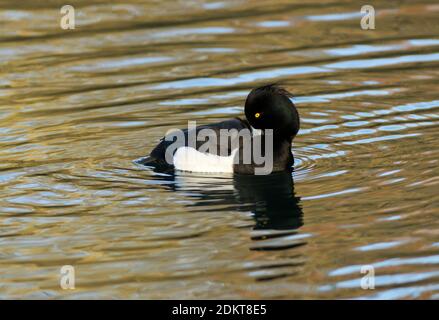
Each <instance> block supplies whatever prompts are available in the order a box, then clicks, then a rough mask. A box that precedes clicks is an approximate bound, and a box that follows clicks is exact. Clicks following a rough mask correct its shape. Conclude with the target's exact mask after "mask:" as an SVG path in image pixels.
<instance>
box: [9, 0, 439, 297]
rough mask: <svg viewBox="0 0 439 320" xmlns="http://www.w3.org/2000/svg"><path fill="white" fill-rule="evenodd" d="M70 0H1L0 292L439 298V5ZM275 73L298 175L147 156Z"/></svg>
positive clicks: (235, 107)
mask: <svg viewBox="0 0 439 320" xmlns="http://www.w3.org/2000/svg"><path fill="white" fill-rule="evenodd" d="M64 4H65V3H64V1H44V2H35V1H20V2H17V1H2V3H1V4H0V18H1V20H2V29H1V31H2V33H1V35H0V61H1V69H0V144H1V148H0V160H1V161H0V184H1V188H2V193H1V197H0V208H1V210H0V224H1V228H0V245H1V248H2V250H1V252H0V259H1V260H0V261H1V266H0V273H1V274H2V283H1V285H0V288H1V290H0V297H2V298H12V297H24V298H50V297H55V298H212V299H216V298H250V299H253V298H359V297H363V298H364V297H367V298H391V299H398V298H437V297H438V294H439V274H438V272H437V269H438V266H439V223H438V222H437V220H438V219H437V218H438V214H439V211H438V205H439V198H438V192H437V190H438V182H439V179H438V169H437V167H438V155H439V154H438V151H437V150H438V142H437V141H438V138H439V134H438V132H439V131H438V123H439V113H438V108H439V96H438V93H437V92H438V80H439V71H438V70H439V69H438V61H439V37H438V36H439V23H438V21H439V20H438V17H439V16H438V15H439V6H438V5H437V4H436V2H435V1H416V2H414V1H412V2H410V3H406V2H392V3H389V2H387V1H373V2H372V3H370V4H372V5H373V6H374V7H375V9H376V12H377V17H376V30H368V31H365V30H362V29H361V28H360V18H361V14H359V12H360V6H359V5H358V4H357V3H355V2H351V1H339V0H337V1H324V2H321V1H320V2H319V3H317V2H306V3H303V1H271V2H267V1H249V0H247V1H245V0H244V1H236V2H235V1H234V2H229V1H227V2H226V1H200V0H196V1H165V2H162V1H148V2H147V1H123V3H122V2H112V4H108V3H107V1H72V2H71V4H72V5H73V6H74V7H75V9H76V29H75V30H62V29H61V28H60V27H59V18H60V13H59V9H60V7H61V6H63V5H64ZM269 82H279V83H282V84H283V85H284V86H285V87H286V88H288V89H289V90H291V91H292V92H293V93H294V95H295V98H294V100H295V102H296V103H297V106H298V108H299V112H300V114H301V117H302V130H301V131H300V133H299V135H298V136H297V138H296V140H295V143H294V145H293V152H294V154H295V158H296V164H295V172H294V174H293V178H294V181H293V180H291V179H290V178H289V177H285V176H278V177H273V178H272V180H265V181H260V180H258V181H254V180H250V181H247V180H242V179H236V178H233V177H230V176H208V177H207V176H202V175H201V176H200V175H191V174H183V173H176V174H171V175H166V174H160V173H156V172H152V171H149V170H145V169H144V168H141V167H139V166H136V165H135V164H133V163H132V160H133V159H136V158H138V157H140V156H144V155H145V154H147V153H148V152H149V151H150V150H151V148H152V147H153V146H154V145H155V144H156V143H157V140H158V139H159V138H160V137H162V136H163V134H164V133H165V132H166V131H167V130H168V129H171V128H178V127H185V126H186V125H187V120H197V121H198V122H199V123H208V122H214V121H218V120H221V119H226V118H229V117H234V116H238V115H240V114H241V113H242V106H243V101H244V99H245V97H246V95H247V93H248V92H249V90H250V89H251V88H253V87H255V86H257V85H260V84H266V83H269ZM68 264H71V265H73V266H75V272H76V277H77V278H76V289H75V290H73V291H64V290H62V289H61V288H60V287H59V270H60V268H61V267H62V266H63V265H68ZM362 265H373V266H374V267H375V268H376V272H375V273H376V289H375V290H373V291H365V290H363V289H361V287H360V279H361V277H362V274H361V273H360V269H361V266H362Z"/></svg>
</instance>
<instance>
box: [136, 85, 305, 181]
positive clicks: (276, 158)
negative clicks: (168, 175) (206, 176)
mask: <svg viewBox="0 0 439 320" xmlns="http://www.w3.org/2000/svg"><path fill="white" fill-rule="evenodd" d="M289 97H290V95H289V93H288V92H287V91H285V90H284V89H281V88H278V87H276V86H273V85H270V86H265V87H261V88H257V89H254V90H252V92H251V93H250V94H249V96H248V97H247V100H246V105H245V114H246V118H247V120H243V119H240V118H234V119H230V120H226V121H222V122H218V123H213V124H209V125H202V126H197V127H195V128H193V129H189V130H188V129H183V130H181V131H180V132H181V133H182V136H184V141H183V143H181V142H180V144H176V140H177V138H176V137H175V136H173V134H172V133H170V134H168V135H167V136H165V137H163V138H162V139H161V141H160V143H159V144H158V145H157V146H156V147H155V148H154V149H153V150H152V151H151V153H150V155H149V156H148V157H145V158H141V159H139V160H138V161H137V163H140V164H143V165H147V166H153V167H156V168H159V169H176V170H183V171H191V172H205V173H219V172H228V173H239V174H254V173H255V168H258V167H260V166H261V164H260V162H258V160H257V159H255V158H254V156H253V154H252V155H251V159H250V161H245V160H244V159H245V155H244V153H245V152H247V149H246V143H247V144H248V143H251V144H252V145H255V144H258V143H259V145H260V146H261V150H262V155H270V156H271V157H272V170H271V171H272V172H278V171H283V170H287V169H289V168H291V166H292V165H293V163H294V158H293V155H292V153H291V143H292V140H293V138H294V136H295V135H296V134H297V132H298V130H299V125H300V124H299V115H298V112H297V110H296V108H295V106H294V104H293V103H292V102H291V100H290V99H289ZM203 129H208V130H210V133H211V135H215V136H216V138H215V139H201V140H194V142H193V143H192V144H191V143H190V140H191V139H190V137H191V136H192V135H193V134H194V135H195V136H196V135H197V134H200V133H202V132H203V131H204V130H203ZM267 129H272V134H271V133H268V131H269V130H267ZM224 130H228V131H230V130H232V131H233V130H235V131H236V132H238V134H241V133H246V134H249V137H250V138H249V140H247V141H245V139H240V138H239V136H230V137H228V138H227V139H222V137H220V135H221V134H222V133H223V132H224ZM268 134H271V137H272V139H273V141H272V142H273V143H272V148H270V150H268V149H267V150H266V144H265V143H264V141H265V140H264V139H265V138H268V137H266V135H268ZM271 137H270V138H271Z"/></svg>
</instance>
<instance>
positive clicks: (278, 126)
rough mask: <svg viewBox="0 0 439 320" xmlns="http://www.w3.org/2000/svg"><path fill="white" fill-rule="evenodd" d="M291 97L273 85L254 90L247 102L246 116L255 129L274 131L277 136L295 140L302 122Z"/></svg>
mask: <svg viewBox="0 0 439 320" xmlns="http://www.w3.org/2000/svg"><path fill="white" fill-rule="evenodd" d="M291 97H292V95H291V94H290V93H289V92H288V91H287V90H285V89H283V88H281V87H278V86H276V85H273V84H271V85H267V86H263V87H259V88H256V89H253V90H252V91H251V92H250V93H249V95H248V96H247V100H246V101H245V116H246V118H247V120H248V122H249V123H250V124H251V125H252V127H254V128H255V129H262V130H264V129H273V131H274V134H275V135H280V136H284V137H287V138H294V136H295V135H296V134H297V132H298V131H299V128H300V120H299V113H298V112H297V109H296V107H295V106H294V103H293V102H292V101H291V99H290V98H291Z"/></svg>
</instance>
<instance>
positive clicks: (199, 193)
mask: <svg viewBox="0 0 439 320" xmlns="http://www.w3.org/2000/svg"><path fill="white" fill-rule="evenodd" d="M156 178H159V179H160V180H162V179H163V180H167V181H168V182H170V183H168V184H166V185H167V187H168V188H170V189H171V190H173V191H175V192H178V193H180V194H184V195H185V196H187V197H190V198H191V201H190V202H189V203H188V204H186V206H187V207H188V208H200V207H203V211H211V212H218V211H230V210H238V211H245V212H248V211H250V212H251V213H252V214H253V218H254V220H255V225H254V228H253V231H252V234H251V238H252V239H253V240H257V241H258V244H257V245H255V246H252V247H251V248H252V249H253V250H279V249H286V248H291V247H296V246H301V245H304V244H306V242H305V239H304V238H306V236H304V235H303V234H301V235H299V234H298V233H297V229H298V228H299V227H301V226H302V225H303V212H302V208H301V206H300V198H299V197H296V195H295V192H294V181H293V177H292V172H281V173H273V174H271V175H265V176H251V175H233V176H231V175H230V176H209V175H201V174H191V173H181V172H175V173H169V174H161V175H159V176H156ZM192 200H193V201H192ZM255 244H256V243H255Z"/></svg>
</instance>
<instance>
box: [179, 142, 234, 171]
mask: <svg viewBox="0 0 439 320" xmlns="http://www.w3.org/2000/svg"><path fill="white" fill-rule="evenodd" d="M237 151H238V149H235V150H233V151H232V154H231V155H230V156H228V157H221V156H217V155H214V154H210V153H203V152H199V151H197V150H196V149H194V148H191V147H181V148H178V149H177V150H176V151H175V153H174V159H173V160H174V167H175V169H177V170H182V171H190V172H205V173H219V172H225V173H233V158H234V156H235V154H236V152H237Z"/></svg>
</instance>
